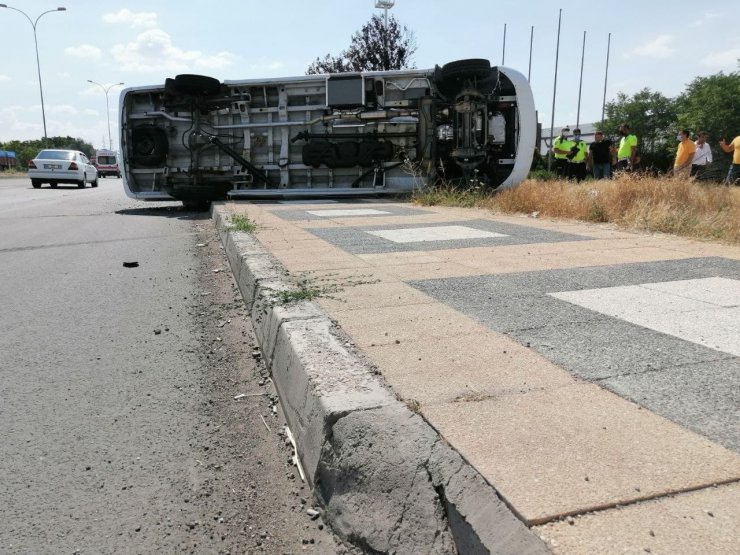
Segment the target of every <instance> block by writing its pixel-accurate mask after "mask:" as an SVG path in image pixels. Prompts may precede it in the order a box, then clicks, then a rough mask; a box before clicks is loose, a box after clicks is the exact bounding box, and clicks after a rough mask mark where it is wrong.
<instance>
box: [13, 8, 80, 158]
mask: <svg viewBox="0 0 740 555" xmlns="http://www.w3.org/2000/svg"><path fill="white" fill-rule="evenodd" d="M0 8H8V9H9V10H15V11H17V12H20V13H22V14H23V15H24V16H26V19H27V20H28V22H29V23H30V24H31V27H33V42H34V44H35V45H36V69H37V70H38V73H39V94H40V95H41V117H42V118H43V120H44V144H46V140H47V136H46V112H45V111H44V89H43V88H42V87H41V63H40V62H39V41H38V40H37V39H36V24H37V23H38V22H39V19H41V16H42V15H46V14H47V13H51V12H65V11H67V8H63V7H61V6H60V7H59V8H57V9H55V10H48V11H45V12H43V13H42V14H40V15H39V16H38V17H37V18H36V21H32V20H31V18H30V17H29V16H28V14H27V13H26V12H24V11H23V10H19V9H18V8H14V7H13V6H8V5H7V4H0Z"/></svg>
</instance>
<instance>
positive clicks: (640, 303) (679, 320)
mask: <svg viewBox="0 0 740 555" xmlns="http://www.w3.org/2000/svg"><path fill="white" fill-rule="evenodd" d="M711 279H712V280H713V281H711V282H706V281H704V280H692V282H693V283H692V285H693V287H695V288H701V290H700V291H698V292H697V293H696V295H697V296H702V297H704V299H706V298H708V297H712V298H719V297H722V296H726V298H727V301H721V302H725V303H726V302H728V301H729V302H732V301H731V299H732V298H733V297H740V280H732V279H722V278H711ZM718 280H720V281H718ZM648 285H649V284H648ZM656 286H657V287H656ZM661 287H662V288H663V289H660V288H661ZM670 287H673V288H674V289H677V288H683V290H684V291H685V294H684V295H680V294H676V293H675V292H673V291H666V290H665V289H666V288H670ZM688 288H689V286H687V285H683V284H681V282H675V281H674V282H662V283H658V284H654V286H653V287H649V286H647V287H643V286H642V285H630V286H617V287H603V288H597V289H587V290H580V291H562V292H555V293H550V295H551V296H553V297H555V298H557V299H561V300H564V301H567V302H569V303H573V304H575V305H578V306H581V307H584V308H587V309H589V310H591V311H594V312H598V313H601V314H606V315H608V316H612V317H614V318H619V319H621V320H625V321H627V322H630V323H632V324H636V325H638V326H642V327H645V328H648V329H651V330H655V331H658V332H661V333H664V334H668V335H672V336H674V337H678V338H680V339H685V340H686V341H691V342H692V343H696V344H699V345H703V346H705V347H708V348H710V349H715V350H718V351H721V352H725V353H728V354H732V355H735V356H740V307H737V306H734V307H733V306H723V305H722V304H714V303H711V302H707V301H705V300H699V299H698V298H697V297H694V298H691V297H690V296H687V295H692V293H690V292H689V291H688Z"/></svg>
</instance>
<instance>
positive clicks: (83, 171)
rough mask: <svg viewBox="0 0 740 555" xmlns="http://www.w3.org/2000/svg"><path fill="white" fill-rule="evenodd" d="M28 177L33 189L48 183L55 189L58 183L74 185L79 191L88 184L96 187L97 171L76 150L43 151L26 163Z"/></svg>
mask: <svg viewBox="0 0 740 555" xmlns="http://www.w3.org/2000/svg"><path fill="white" fill-rule="evenodd" d="M28 177H30V178H31V185H33V187H34V189H38V188H39V187H41V184H42V183H48V184H49V185H51V188H52V189H54V188H56V186H57V184H59V183H74V184H76V185H77V186H78V187H79V188H80V189H83V188H84V187H85V184H86V183H89V184H90V186H91V187H97V186H98V170H97V169H95V166H93V165H92V164H91V163H90V160H88V158H87V156H85V153H84V152H80V151H78V150H59V149H45V150H42V151H41V152H39V153H38V154H37V155H36V158H34V159H33V160H30V161H29V162H28Z"/></svg>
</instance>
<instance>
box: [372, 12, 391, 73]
mask: <svg viewBox="0 0 740 555" xmlns="http://www.w3.org/2000/svg"><path fill="white" fill-rule="evenodd" d="M395 3H396V0H375V7H376V8H378V9H381V10H383V12H384V13H385V37H383V50H384V52H383V53H384V54H385V63H384V64H383V66H384V67H383V69H385V70H388V69H390V65H391V60H390V55H389V54H388V10H390V9H391V8H392V7H393V6H394V5H395Z"/></svg>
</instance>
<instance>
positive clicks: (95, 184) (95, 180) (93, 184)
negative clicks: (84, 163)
mask: <svg viewBox="0 0 740 555" xmlns="http://www.w3.org/2000/svg"><path fill="white" fill-rule="evenodd" d="M97 186H98V178H97V177H95V179H93V180H92V181H91V182H90V187H97Z"/></svg>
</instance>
